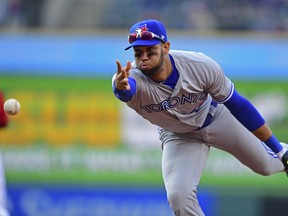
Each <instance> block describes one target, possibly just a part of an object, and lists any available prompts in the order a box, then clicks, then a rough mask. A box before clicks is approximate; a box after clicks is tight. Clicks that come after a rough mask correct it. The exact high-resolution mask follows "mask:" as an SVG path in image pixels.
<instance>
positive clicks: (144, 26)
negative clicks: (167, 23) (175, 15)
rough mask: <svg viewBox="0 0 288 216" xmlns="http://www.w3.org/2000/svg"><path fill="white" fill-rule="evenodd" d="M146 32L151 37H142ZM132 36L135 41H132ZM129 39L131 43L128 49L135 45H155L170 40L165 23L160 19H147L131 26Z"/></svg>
mask: <svg viewBox="0 0 288 216" xmlns="http://www.w3.org/2000/svg"><path fill="white" fill-rule="evenodd" d="M144 32H145V33H146V34H148V35H149V36H150V37H151V38H149V39H147V38H146V37H145V36H146V35H145V36H143V37H142V34H143V33H144ZM145 33H144V34H145ZM150 33H152V34H150ZM131 36H132V37H133V41H132V40H131V41H130V37H131ZM128 40H129V42H130V43H131V45H130V46H128V47H127V48H126V49H125V50H128V49H130V48H131V47H134V46H154V45H157V44H160V43H161V42H164V43H165V42H167V41H168V38H167V33H166V29H165V27H164V25H163V23H161V22H160V21H158V20H154V19H147V20H143V21H141V22H138V23H136V24H134V25H133V26H132V27H131V28H130V34H129V36H128Z"/></svg>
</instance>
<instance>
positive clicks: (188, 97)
mask: <svg viewBox="0 0 288 216" xmlns="http://www.w3.org/2000/svg"><path fill="white" fill-rule="evenodd" d="M206 97H207V93H206V92H200V93H188V94H182V96H180V97H179V96H175V97H171V98H169V99H167V100H164V101H162V102H161V103H159V104H149V105H145V106H141V109H144V110H145V111H146V112H148V113H152V112H161V111H167V110H169V109H171V108H174V107H176V106H178V105H184V104H186V103H190V104H191V103H197V102H202V101H203V100H205V99H206Z"/></svg>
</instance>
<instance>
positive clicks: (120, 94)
mask: <svg viewBox="0 0 288 216" xmlns="http://www.w3.org/2000/svg"><path fill="white" fill-rule="evenodd" d="M128 83H129V85H130V90H119V89H116V87H115V84H114V82H113V86H112V88H113V92H114V94H115V96H116V97H117V98H118V99H119V100H121V101H123V102H128V101H130V100H131V99H132V97H133V96H134V95H135V93H136V85H137V83H136V80H135V79H134V78H133V77H128Z"/></svg>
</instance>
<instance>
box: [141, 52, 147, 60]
mask: <svg viewBox="0 0 288 216" xmlns="http://www.w3.org/2000/svg"><path fill="white" fill-rule="evenodd" d="M140 59H141V60H142V61H144V60H147V59H148V52H142V55H141V58H140Z"/></svg>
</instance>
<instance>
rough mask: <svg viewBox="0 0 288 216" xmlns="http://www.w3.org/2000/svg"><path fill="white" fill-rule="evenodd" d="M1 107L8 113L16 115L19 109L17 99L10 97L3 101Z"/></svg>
mask: <svg viewBox="0 0 288 216" xmlns="http://www.w3.org/2000/svg"><path fill="white" fill-rule="evenodd" d="M3 108H4V110H5V112H6V113H7V114H8V115H16V114H17V113H18V112H19V111H20V103H19V101H18V100H16V99H14V98H11V99H8V100H6V101H5V103H4V107H3Z"/></svg>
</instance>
